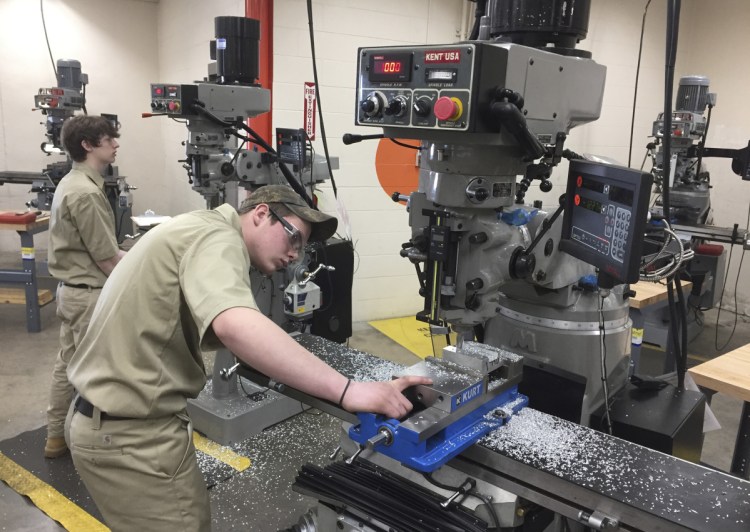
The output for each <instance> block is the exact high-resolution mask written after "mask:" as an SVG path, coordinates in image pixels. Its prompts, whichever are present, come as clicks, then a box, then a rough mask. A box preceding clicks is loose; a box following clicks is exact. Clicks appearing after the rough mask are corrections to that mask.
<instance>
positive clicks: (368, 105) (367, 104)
mask: <svg viewBox="0 0 750 532" xmlns="http://www.w3.org/2000/svg"><path fill="white" fill-rule="evenodd" d="M359 108H360V109H362V110H363V111H364V112H365V113H372V112H373V111H374V110H375V102H373V101H372V100H362V102H361V103H360V104H359Z"/></svg>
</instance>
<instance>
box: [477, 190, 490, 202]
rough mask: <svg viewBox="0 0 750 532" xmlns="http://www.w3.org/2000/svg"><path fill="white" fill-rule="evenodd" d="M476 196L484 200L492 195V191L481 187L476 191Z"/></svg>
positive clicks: (478, 199) (479, 199)
mask: <svg viewBox="0 0 750 532" xmlns="http://www.w3.org/2000/svg"><path fill="white" fill-rule="evenodd" d="M474 197H475V198H476V200H477V201H484V200H486V199H487V198H489V197H490V191H489V190H487V189H486V188H479V189H477V191H476V192H475V193H474Z"/></svg>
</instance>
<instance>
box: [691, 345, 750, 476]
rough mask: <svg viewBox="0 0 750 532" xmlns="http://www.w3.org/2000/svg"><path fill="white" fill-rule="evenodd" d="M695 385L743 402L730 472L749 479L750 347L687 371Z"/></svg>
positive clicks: (726, 354) (741, 348) (740, 348)
mask: <svg viewBox="0 0 750 532" xmlns="http://www.w3.org/2000/svg"><path fill="white" fill-rule="evenodd" d="M688 373H690V375H691V376H692V377H693V380H694V381H695V383H696V384H697V385H698V386H700V387H702V388H706V389H708V390H713V391H716V392H721V393H723V394H725V395H728V396H730V397H734V398H736V399H741V400H742V401H744V405H743V407H742V418H741V420H740V427H739V429H738V431H737V441H736V443H735V445H734V457H733V458H732V468H731V470H730V471H731V472H732V473H735V474H738V475H740V476H742V477H743V478H746V479H750V344H747V345H743V346H742V347H738V348H737V349H735V350H734V351H730V352H729V353H725V354H723V355H721V356H718V357H716V358H714V359H713V360H709V361H708V362H704V363H703V364H700V365H698V366H695V367H694V368H691V369H689V370H688Z"/></svg>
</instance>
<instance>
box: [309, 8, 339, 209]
mask: <svg viewBox="0 0 750 532" xmlns="http://www.w3.org/2000/svg"><path fill="white" fill-rule="evenodd" d="M307 23H308V25H309V26H310V53H311V55H312V67H313V81H314V82H315V101H317V102H318V117H319V118H320V136H321V138H322V140H323V152H324V153H325V156H326V164H327V165H328V175H329V176H330V178H331V187H333V196H334V197H335V198H337V199H338V197H339V193H338V190H337V189H336V180H335V179H334V178H333V169H332V168H331V157H330V155H329V154H328V141H327V140H326V127H325V124H324V123H323V105H322V103H321V101H320V83H318V64H317V62H316V60H315V33H314V31H313V13H312V0H307Z"/></svg>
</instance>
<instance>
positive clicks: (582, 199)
mask: <svg viewBox="0 0 750 532" xmlns="http://www.w3.org/2000/svg"><path fill="white" fill-rule="evenodd" d="M576 205H578V206H579V207H583V208H584V209H588V210H590V211H593V212H595V213H597V214H602V207H603V205H602V204H601V202H599V201H596V200H594V199H591V198H587V197H586V196H576Z"/></svg>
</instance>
